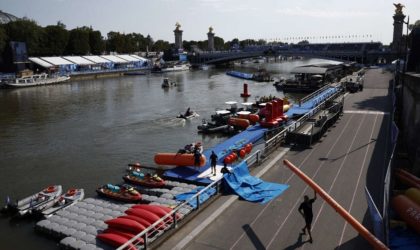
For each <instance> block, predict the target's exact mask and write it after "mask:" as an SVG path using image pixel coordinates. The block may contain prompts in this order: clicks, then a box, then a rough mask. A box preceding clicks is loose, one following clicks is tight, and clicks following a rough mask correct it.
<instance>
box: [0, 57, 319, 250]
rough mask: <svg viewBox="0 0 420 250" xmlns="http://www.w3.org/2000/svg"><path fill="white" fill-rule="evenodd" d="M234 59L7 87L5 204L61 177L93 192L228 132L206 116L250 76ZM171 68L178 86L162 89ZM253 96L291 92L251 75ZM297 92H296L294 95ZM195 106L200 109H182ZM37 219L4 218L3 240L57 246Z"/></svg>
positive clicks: (234, 96) (281, 71)
mask: <svg viewBox="0 0 420 250" xmlns="http://www.w3.org/2000/svg"><path fill="white" fill-rule="evenodd" d="M319 62H325V61H321V60H316V59H310V60H296V61H287V62H276V63H274V62H271V63H258V64H257V63H252V62H250V63H247V64H243V65H236V66H235V70H239V71H248V72H253V71H255V70H256V69H258V68H265V69H267V70H268V71H269V72H271V73H272V74H273V76H274V77H280V76H284V77H288V76H290V70H291V69H292V68H294V67H295V66H298V65H304V64H313V63H319ZM225 72H226V69H209V70H205V71H184V72H173V73H167V74H164V75H162V74H151V75H147V76H126V77H119V78H105V79H95V80H83V81H71V82H68V83H64V84H59V85H50V86H42V87H33V88H25V89H13V90H5V89H0V171H1V172H0V173H1V174H0V199H1V200H0V204H1V205H2V204H3V200H5V199H6V197H7V196H10V197H11V198H12V199H17V198H23V197H25V196H27V195H30V194H32V193H35V192H38V191H39V190H41V189H42V188H44V187H46V186H49V185H53V184H61V185H63V189H64V190H67V189H68V188H72V187H82V188H84V189H85V192H86V196H87V197H89V196H94V195H95V189H96V188H97V187H99V186H101V185H103V184H105V183H120V182H121V181H122V179H121V177H122V175H123V173H124V170H125V167H126V165H127V164H128V163H130V162H140V163H143V164H145V165H151V164H153V157H154V154H155V153H157V152H175V151H177V150H178V149H179V148H181V147H183V146H184V145H185V144H188V143H191V142H194V141H201V142H202V143H203V145H204V148H206V147H211V146H213V145H215V144H217V143H218V142H220V141H222V140H224V139H225V137H218V136H214V135H213V136H208V135H207V136H206V135H201V134H198V133H197V126H198V125H200V124H201V120H202V119H203V118H209V117H210V115H211V114H213V113H214V111H215V109H216V108H224V107H227V106H226V105H225V104H224V103H225V102H226V101H232V100H234V101H237V102H238V103H241V102H243V101H245V100H244V99H243V98H241V97H240V96H239V95H240V93H241V92H242V85H243V83H244V80H241V79H237V78H233V77H230V76H227V75H226V74H225ZM163 77H168V78H170V79H171V80H173V81H176V82H177V86H175V87H171V88H169V89H162V88H161V83H162V79H163ZM247 83H248V88H249V92H250V94H251V97H250V98H248V101H254V100H255V97H257V96H264V95H267V96H268V95H270V94H271V95H275V96H278V97H283V93H282V92H278V91H276V89H275V88H274V87H273V85H272V83H257V82H252V81H247ZM289 98H291V99H292V101H293V98H294V97H293V96H289ZM187 107H191V109H192V110H194V111H196V112H197V113H198V114H199V115H200V117H197V118H194V119H192V120H189V121H184V120H183V119H177V118H175V117H176V115H178V114H179V113H180V112H184V111H185V110H186V108H187ZM34 225H35V222H34V221H31V220H20V221H15V220H10V218H7V217H2V218H1V219H0V232H1V233H0V249H57V246H56V244H57V242H55V241H54V240H51V239H46V238H45V237H42V236H39V235H36V234H35V233H34V231H33V226H34Z"/></svg>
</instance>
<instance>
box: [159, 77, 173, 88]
mask: <svg viewBox="0 0 420 250" xmlns="http://www.w3.org/2000/svg"><path fill="white" fill-rule="evenodd" d="M174 86H176V82H174V81H171V80H169V78H166V77H165V78H163V82H162V88H169V87H174Z"/></svg>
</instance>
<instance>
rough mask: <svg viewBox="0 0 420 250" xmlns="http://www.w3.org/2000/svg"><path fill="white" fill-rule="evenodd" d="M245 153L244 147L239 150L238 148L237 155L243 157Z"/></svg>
mask: <svg viewBox="0 0 420 250" xmlns="http://www.w3.org/2000/svg"><path fill="white" fill-rule="evenodd" d="M245 155H246V151H245V149H241V150H239V157H241V158H244V157H245Z"/></svg>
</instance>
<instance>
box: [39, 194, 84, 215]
mask: <svg viewBox="0 0 420 250" xmlns="http://www.w3.org/2000/svg"><path fill="white" fill-rule="evenodd" d="M83 198H85V190H84V189H83V188H78V189H76V188H72V189H69V190H67V192H66V193H64V194H62V195H60V197H58V198H57V201H55V202H52V203H50V204H46V205H44V206H41V207H39V208H37V209H36V211H37V212H40V213H41V214H42V215H44V217H50V216H52V215H53V214H55V213H56V212H58V211H59V210H62V209H65V208H68V207H70V206H73V205H74V204H76V203H77V202H79V201H81V200H83Z"/></svg>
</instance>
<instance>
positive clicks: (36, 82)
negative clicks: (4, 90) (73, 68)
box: [3, 73, 70, 88]
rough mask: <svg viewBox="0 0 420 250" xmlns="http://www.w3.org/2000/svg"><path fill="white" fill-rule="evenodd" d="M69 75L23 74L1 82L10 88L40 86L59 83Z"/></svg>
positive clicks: (67, 78)
mask: <svg viewBox="0 0 420 250" xmlns="http://www.w3.org/2000/svg"><path fill="white" fill-rule="evenodd" d="M69 79H70V77H69V76H53V77H51V76H48V74H46V73H42V74H38V75H31V76H24V77H19V78H15V79H13V80H10V81H5V82H4V83H3V84H4V86H6V87H11V88H22V87H33V86H40V85H48V84H55V83H61V82H65V81H67V80H69Z"/></svg>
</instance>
